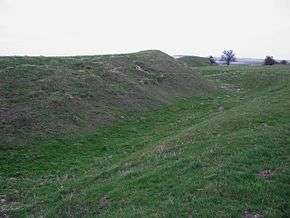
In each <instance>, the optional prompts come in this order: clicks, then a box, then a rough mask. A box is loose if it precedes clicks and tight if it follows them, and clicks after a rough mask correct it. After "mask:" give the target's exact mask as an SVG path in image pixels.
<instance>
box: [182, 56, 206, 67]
mask: <svg viewBox="0 0 290 218" xmlns="http://www.w3.org/2000/svg"><path fill="white" fill-rule="evenodd" d="M177 60H178V61H181V62H183V63H185V64H186V65H188V66H189V67H203V66H211V64H210V62H209V60H208V58H205V57H198V56H183V57H180V58H178V59H177Z"/></svg>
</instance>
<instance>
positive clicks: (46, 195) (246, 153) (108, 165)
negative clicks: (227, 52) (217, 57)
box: [0, 66, 290, 217]
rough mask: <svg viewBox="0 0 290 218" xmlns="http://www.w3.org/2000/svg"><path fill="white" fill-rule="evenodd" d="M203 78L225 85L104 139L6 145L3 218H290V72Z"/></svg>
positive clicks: (217, 71)
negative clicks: (257, 217) (252, 217)
mask: <svg viewBox="0 0 290 218" xmlns="http://www.w3.org/2000/svg"><path fill="white" fill-rule="evenodd" d="M42 67H43V68H45V66H42ZM27 68H28V69H27V71H23V74H22V76H21V77H23V76H24V78H25V76H26V75H28V72H29V70H30V69H31V68H33V67H31V66H27ZM63 71H64V70H63V69H61V72H63ZM19 72H21V71H19ZM35 72H37V70H36V69H35ZM68 72H70V71H68ZM47 73H49V69H48V70H47ZM196 73H197V74H196V75H198V73H199V74H201V75H203V76H204V77H205V78H207V79H208V80H210V81H211V82H209V83H205V84H207V85H208V84H212V83H215V84H217V87H218V88H217V89H216V90H215V91H211V92H201V91H191V97H189V96H188V93H187V92H186V94H187V95H185V96H187V97H186V98H177V99H176V100H174V101H173V100H171V101H170V102H169V103H167V104H164V105H163V106H162V105H159V107H155V108H151V109H148V110H146V111H138V112H136V111H135V112H130V111H124V112H123V113H122V116H124V117H123V119H120V120H118V121H116V122H113V123H111V124H108V125H106V126H103V127H98V128H97V129H96V131H95V132H94V133H88V134H85V133H82V134H81V135H77V134H75V135H74V137H71V136H67V137H56V136H54V137H51V138H47V139H45V140H44V139H41V138H39V139H36V138H33V139H32V140H31V142H30V143H29V144H28V145H25V146H21V144H20V145H19V144H17V146H16V145H15V146H9V147H2V148H1V147H0V149H1V152H0V211H1V212H0V217H1V216H3V217H5V215H10V216H11V217H14V216H16V217H92V216H93V217H94V216H95V217H191V216H192V217H243V215H244V214H246V213H251V214H260V215H263V216H264V217H289V216H290V201H289V199H290V169H289V164H290V110H289V108H290V67H289V66H273V67H262V66H256V67H247V66H233V67H220V66H212V67H200V68H197V69H196ZM61 75H62V74H61ZM65 75H66V74H65ZM71 75H75V71H73V72H72V74H71ZM84 75H86V77H87V76H88V75H90V74H89V71H88V72H86V71H83V74H81V72H78V74H77V78H82V76H84ZM176 75H177V74H176ZM6 76H7V77H9V75H8V74H7V75H6ZM58 78H59V77H58V74H57V73H56V74H55V78H54V79H55V80H57V79H58ZM196 78H200V77H196ZM23 80H24V81H22V80H20V79H19V80H17V82H18V83H17V84H19V87H20V84H21V82H25V79H23ZM55 80H52V81H55ZM91 80H92V77H89V81H88V82H90V81H91ZM68 81H70V77H68ZM81 81H82V80H81ZM190 81H192V80H190ZM190 81H189V84H190ZM45 84H48V81H46V82H45ZM56 84H57V83H56ZM192 84H194V82H192ZM62 85H63V86H64V87H66V83H65V84H62ZM74 85H80V86H81V85H82V84H81V83H78V82H77V80H75V83H74ZM58 87H61V85H59V86H58ZM210 87H211V86H210ZM51 88H52V87H47V89H48V90H50V89H51ZM17 90H18V91H19V92H22V91H23V92H24V91H26V90H25V88H21V89H20V88H19V89H17ZM81 90H83V91H84V93H87V94H88V95H89V94H90V93H89V92H88V90H87V89H86V87H83V88H82V89H81ZM86 90H87V91H86ZM198 90H201V89H198ZM85 91H86V92H85ZM152 91H153V90H152ZM10 92H11V93H12V92H13V87H12V86H11V87H10ZM10 92H9V93H10ZM7 93H8V91H7ZM152 93H155V92H154V91H153V92H152ZM182 93H183V92H182ZM61 96H62V97H63V96H64V95H61ZM21 97H22V96H21V95H19V96H18V97H17V100H18V101H22V100H21ZM58 97H59V96H58V95H57V94H55V95H52V96H50V98H55V99H58ZM23 98H24V97H23ZM24 99H25V98H24ZM2 101H3V100H2ZM2 103H3V102H2ZM103 109H104V111H106V110H105V108H103ZM82 110H85V107H83V108H82ZM80 111H81V110H80ZM56 130H57V129H56Z"/></svg>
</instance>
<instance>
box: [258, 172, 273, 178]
mask: <svg viewBox="0 0 290 218" xmlns="http://www.w3.org/2000/svg"><path fill="white" fill-rule="evenodd" d="M258 176H259V177H261V178H263V179H270V178H271V177H272V176H273V172H272V171H271V170H262V171H261V172H259V173H258Z"/></svg>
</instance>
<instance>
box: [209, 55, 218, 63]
mask: <svg viewBox="0 0 290 218" xmlns="http://www.w3.org/2000/svg"><path fill="white" fill-rule="evenodd" d="M208 60H209V63H210V64H216V62H215V59H214V57H213V56H209V58H208Z"/></svg>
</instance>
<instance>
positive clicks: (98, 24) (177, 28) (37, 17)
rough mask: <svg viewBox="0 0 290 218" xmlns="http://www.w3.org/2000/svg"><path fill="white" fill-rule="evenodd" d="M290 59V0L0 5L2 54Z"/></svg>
mask: <svg viewBox="0 0 290 218" xmlns="http://www.w3.org/2000/svg"><path fill="white" fill-rule="evenodd" d="M147 49H159V50H162V51H164V52H166V53H169V54H171V55H173V54H192V55H201V56H208V55H214V56H219V55H220V54H221V52H222V51H223V50H224V49H233V50H234V51H235V52H236V53H237V56H238V57H260V58H264V57H265V56H266V55H273V56H274V57H276V58H280V59H281V58H285V59H290V0H0V55H81V54H108V53H127V52H135V51H140V50H147Z"/></svg>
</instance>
